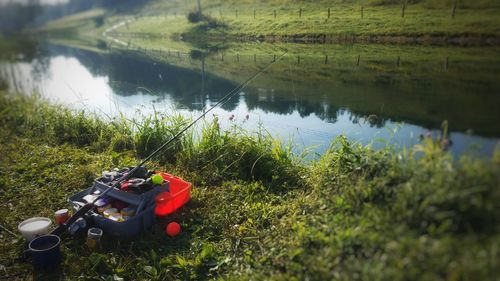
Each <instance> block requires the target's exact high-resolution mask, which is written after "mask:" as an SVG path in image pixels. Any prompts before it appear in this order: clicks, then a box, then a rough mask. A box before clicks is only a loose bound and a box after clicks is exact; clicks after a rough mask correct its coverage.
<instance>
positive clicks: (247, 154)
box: [0, 94, 302, 186]
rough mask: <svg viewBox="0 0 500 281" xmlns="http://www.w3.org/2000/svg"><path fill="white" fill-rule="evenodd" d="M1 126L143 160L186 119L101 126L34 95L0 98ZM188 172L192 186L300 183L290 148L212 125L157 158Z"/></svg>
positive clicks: (157, 115)
mask: <svg viewBox="0 0 500 281" xmlns="http://www.w3.org/2000/svg"><path fill="white" fill-rule="evenodd" d="M0 105H1V107H2V108H4V109H3V110H2V111H1V112H0V118H1V121H0V125H2V126H3V127H5V128H9V130H11V131H13V133H14V134H17V135H21V136H27V137H33V138H36V139H37V140H39V141H40V140H41V141H44V142H45V143H49V144H62V143H68V144H72V145H75V146H77V147H85V148H88V149H90V150H92V151H94V152H123V151H130V150H132V151H135V153H136V155H137V158H145V157H147V156H148V155H150V154H151V153H152V152H153V151H154V150H156V149H157V148H158V147H160V146H161V145H162V144H163V143H165V142H166V141H168V140H170V139H171V138H172V137H173V136H174V135H176V134H177V133H179V132H180V131H181V130H182V129H183V128H184V127H185V126H186V125H187V124H188V123H189V121H190V120H189V119H187V118H186V117H184V116H182V115H180V114H177V113H174V114H171V115H167V114H164V113H162V112H157V111H154V112H153V113H152V114H150V115H147V116H141V117H139V118H137V119H127V118H126V117H125V116H123V115H120V116H118V117H115V118H113V119H112V120H103V119H102V118H101V117H99V116H97V115H96V114H94V113H88V112H85V111H83V110H77V111H75V110H70V109H68V108H65V107H63V106H61V105H53V104H50V103H49V102H47V101H44V100H43V99H41V98H40V97H39V96H37V95H33V96H25V95H14V96H7V95H6V94H0ZM155 160H156V161H158V162H159V163H160V164H164V165H175V166H176V167H177V168H178V169H182V170H184V171H186V172H193V180H194V181H195V182H197V181H199V182H203V183H209V184H215V183H219V182H221V181H222V180H227V179H242V180H258V181H263V182H267V183H273V184H277V185H279V186H287V185H289V183H291V182H294V183H295V182H297V181H298V180H300V170H301V169H302V166H301V164H300V160H299V159H298V158H297V157H296V156H294V154H293V153H292V149H291V147H290V146H283V145H282V144H281V143H280V142H277V141H276V140H274V139H273V138H272V137H271V136H270V135H269V134H264V133H259V134H257V135H252V134H250V133H249V132H246V131H244V130H242V129H241V128H237V127H235V128H233V130H228V131H223V130H221V129H220V127H219V124H218V121H217V119H215V120H214V121H213V123H205V124H203V125H202V126H201V128H200V133H199V134H198V133H195V132H194V131H193V130H188V131H187V132H186V133H184V134H183V135H181V136H180V138H179V139H178V140H176V141H174V142H173V143H172V144H171V145H170V146H169V147H167V148H166V149H165V150H164V151H162V152H161V153H160V154H159V155H158V156H157V157H156V158H155Z"/></svg>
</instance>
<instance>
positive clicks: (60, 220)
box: [54, 209, 69, 225]
mask: <svg viewBox="0 0 500 281" xmlns="http://www.w3.org/2000/svg"><path fill="white" fill-rule="evenodd" d="M54 216H55V218H56V223H57V224H58V225H62V224H64V223H65V222H66V221H67V220H68V219H69V211H68V209H61V210H58V211H56V212H55V213H54Z"/></svg>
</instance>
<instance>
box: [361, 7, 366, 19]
mask: <svg viewBox="0 0 500 281" xmlns="http://www.w3.org/2000/svg"><path fill="white" fill-rule="evenodd" d="M364 9H365V7H363V6H361V18H363V17H364V15H363V10H364Z"/></svg>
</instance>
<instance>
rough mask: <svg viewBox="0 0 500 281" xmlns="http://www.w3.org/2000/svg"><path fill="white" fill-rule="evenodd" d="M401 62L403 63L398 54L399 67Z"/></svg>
mask: <svg viewBox="0 0 500 281" xmlns="http://www.w3.org/2000/svg"><path fill="white" fill-rule="evenodd" d="M400 63H401V57H400V56H398V62H397V65H398V67H399V65H400Z"/></svg>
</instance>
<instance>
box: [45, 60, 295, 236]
mask: <svg viewBox="0 0 500 281" xmlns="http://www.w3.org/2000/svg"><path fill="white" fill-rule="evenodd" d="M285 55H286V52H285V53H283V54H282V55H281V56H279V57H278V58H277V59H276V60H273V61H272V62H270V63H269V64H267V65H266V66H265V67H264V68H262V69H261V70H260V71H259V72H257V73H255V74H254V75H252V76H251V77H249V78H248V79H247V80H245V81H244V82H243V83H241V84H240V85H238V86H237V87H236V88H234V89H233V90H231V91H229V92H228V93H227V94H226V95H225V96H223V97H222V98H221V99H220V100H219V101H218V102H217V103H216V104H214V105H213V106H212V107H210V108H209V109H207V110H206V111H205V112H203V114H201V115H200V116H198V118H196V119H195V120H194V121H192V122H191V123H189V124H188V125H187V126H186V127H184V129H182V130H181V131H179V132H178V133H177V134H175V135H174V136H173V137H172V138H170V139H169V140H168V141H166V142H165V143H164V144H162V145H161V146H160V147H158V148H157V149H156V150H155V151H153V152H152V153H151V154H150V155H149V156H148V157H146V158H144V160H142V161H141V163H139V164H138V165H137V166H135V167H134V168H132V170H130V171H129V172H127V173H125V174H124V175H123V176H121V177H120V178H119V179H118V180H117V181H116V182H115V183H114V184H113V185H111V186H110V187H108V188H107V189H106V190H104V191H103V192H101V193H100V194H99V195H98V196H97V197H96V198H94V200H92V202H89V203H87V204H85V205H83V206H82V207H81V208H80V209H79V210H78V211H76V212H75V213H74V214H73V216H71V218H69V219H68V220H67V221H66V222H65V223H64V224H62V225H60V226H58V227H57V228H56V229H54V230H53V231H52V232H51V234H54V235H58V236H59V235H61V234H62V233H64V231H65V230H66V229H67V228H68V227H69V226H70V225H72V224H73V223H74V222H75V221H76V220H77V219H78V218H80V217H82V216H83V215H85V214H86V213H87V212H89V211H90V210H92V209H93V208H94V204H95V202H96V201H97V200H99V199H100V198H101V197H103V196H104V195H106V194H107V193H109V192H110V191H111V190H113V189H114V188H117V187H118V186H120V184H121V183H122V182H123V181H126V180H128V179H129V178H130V177H131V176H132V175H133V174H134V173H135V172H136V171H137V170H138V169H139V168H141V167H142V166H143V165H144V164H146V162H148V161H149V160H151V159H152V158H153V157H155V156H156V155H157V154H158V153H160V151H162V150H163V149H164V148H165V147H167V146H168V145H170V144H171V143H172V142H174V141H175V140H177V139H178V138H179V137H180V136H181V135H182V134H183V133H185V132H186V131H187V130H189V129H190V128H191V127H192V126H194V124H196V123H197V122H198V121H200V120H201V119H202V118H203V117H205V116H206V115H207V114H208V113H209V112H211V111H212V110H214V109H215V108H216V107H218V106H219V105H223V104H225V103H226V102H228V101H229V100H230V99H231V98H232V97H233V96H234V95H235V94H237V93H239V92H240V91H241V89H243V88H244V87H246V86H247V85H248V84H249V83H250V82H252V81H253V80H254V79H255V78H257V77H258V76H259V75H260V74H262V73H263V72H264V71H266V70H267V69H268V68H269V67H271V66H272V65H273V64H275V63H276V62H278V61H279V60H280V59H281V58H283V56H285Z"/></svg>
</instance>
